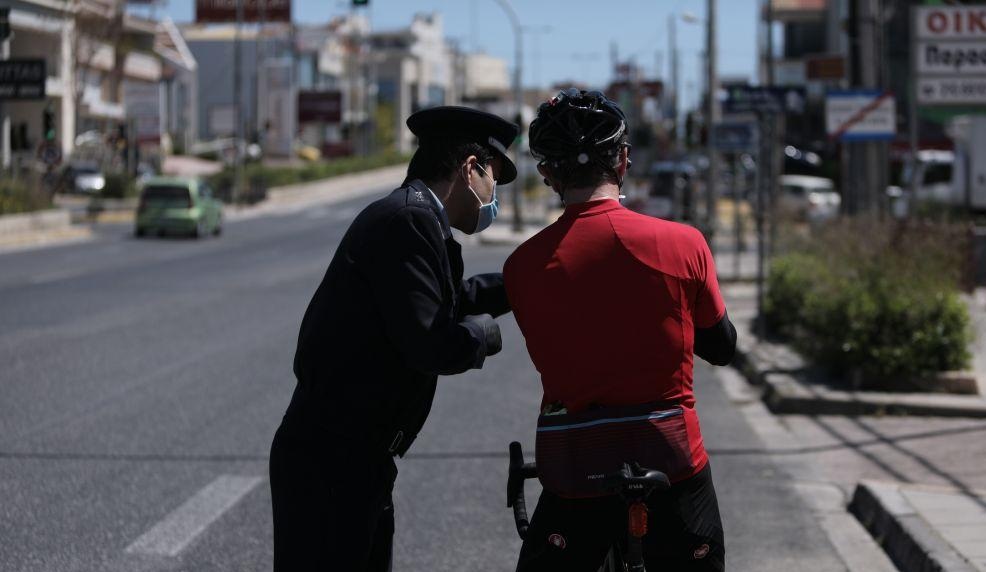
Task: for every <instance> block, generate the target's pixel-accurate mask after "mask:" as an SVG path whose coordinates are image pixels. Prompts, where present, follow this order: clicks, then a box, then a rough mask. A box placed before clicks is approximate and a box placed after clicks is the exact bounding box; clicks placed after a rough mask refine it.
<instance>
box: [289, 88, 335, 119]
mask: <svg viewBox="0 0 986 572" xmlns="http://www.w3.org/2000/svg"><path fill="white" fill-rule="evenodd" d="M340 121H342V92H341V91H299V92H298V123H309V122H320V123H339V122H340Z"/></svg>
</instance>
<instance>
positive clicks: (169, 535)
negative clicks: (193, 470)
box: [126, 475, 263, 556]
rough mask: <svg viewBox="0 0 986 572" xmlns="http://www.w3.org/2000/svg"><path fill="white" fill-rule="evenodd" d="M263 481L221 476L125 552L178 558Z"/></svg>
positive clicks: (253, 478)
mask: <svg viewBox="0 0 986 572" xmlns="http://www.w3.org/2000/svg"><path fill="white" fill-rule="evenodd" d="M262 480H263V479H262V478H261V477H239V476H234V475H221V476H220V477H218V478H217V479H216V480H214V481H212V482H211V483H209V484H208V485H206V486H205V487H204V488H203V489H202V490H200V491H199V492H198V493H196V494H195V496H193V497H192V498H190V499H188V500H187V501H185V504H183V505H181V506H180V507H178V508H176V509H175V510H173V511H171V514H169V515H168V516H166V517H164V519H163V520H161V521H160V522H158V523H157V524H155V525H154V527H153V528H151V529H150V530H148V531H147V532H145V533H144V534H143V535H142V536H141V537H140V538H138V539H137V540H135V541H134V542H133V544H131V545H130V546H128V547H127V549H126V551H127V552H129V553H131V554H150V555H156V556H177V555H178V554H179V553H180V552H181V551H182V550H184V549H185V547H187V546H188V545H189V544H191V543H192V541H193V540H195V537H197V536H198V535H199V534H201V533H202V532H203V531H204V530H205V529H206V528H208V527H209V525H210V524H212V523H213V522H215V521H216V520H217V519H219V517H221V516H222V515H223V513H225V512H226V511H228V510H229V509H231V508H233V506H234V505H235V504H236V503H237V502H238V501H239V500H240V499H242V498H243V497H244V496H246V494H247V493H249V492H250V491H251V490H253V488H254V487H256V486H257V485H258V484H260V482H261V481H262Z"/></svg>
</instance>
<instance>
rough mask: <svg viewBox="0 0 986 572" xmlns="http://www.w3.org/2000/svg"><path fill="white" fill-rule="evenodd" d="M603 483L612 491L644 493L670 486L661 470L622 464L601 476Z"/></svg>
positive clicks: (665, 488)
mask: <svg viewBox="0 0 986 572" xmlns="http://www.w3.org/2000/svg"><path fill="white" fill-rule="evenodd" d="M602 480H603V485H604V486H605V487H606V488H607V489H608V490H611V491H614V492H642V493H644V495H647V494H649V493H650V492H651V491H654V490H667V489H668V488H670V487H671V482H670V481H669V480H668V476H667V475H666V474H664V473H662V472H661V471H656V470H654V469H646V468H643V467H641V466H640V465H637V464H636V463H635V464H634V465H633V466H631V465H629V464H628V463H624V464H623V468H622V469H620V470H619V471H617V472H615V473H612V474H609V475H606V476H604V477H603V479H602Z"/></svg>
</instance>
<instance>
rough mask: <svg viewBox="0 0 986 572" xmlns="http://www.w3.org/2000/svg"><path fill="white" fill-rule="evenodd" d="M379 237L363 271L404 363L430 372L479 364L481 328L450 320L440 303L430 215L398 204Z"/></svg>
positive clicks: (439, 242) (435, 230)
mask: <svg viewBox="0 0 986 572" xmlns="http://www.w3.org/2000/svg"><path fill="white" fill-rule="evenodd" d="M381 238H382V240H381V242H380V243H379V244H378V245H377V247H376V248H375V249H374V250H375V253H374V254H375V256H374V257H373V260H372V261H369V264H368V265H367V267H366V268H365V270H364V271H365V272H366V273H367V277H368V278H369V282H370V288H371V290H372V291H373V297H374V299H375V301H376V303H377V305H378V307H379V308H380V312H381V314H382V317H383V321H384V328H385V331H386V333H387V337H388V338H389V339H390V341H391V342H392V343H393V345H394V347H396V348H397V350H398V351H399V352H400V354H401V356H402V357H403V358H404V360H405V362H406V363H407V364H408V366H409V367H411V368H412V369H415V370H417V371H420V372H422V373H429V374H434V375H452V374H456V373H462V372H464V371H466V370H468V369H470V368H478V367H481V366H482V365H483V361H484V360H485V359H486V355H487V348H486V333H485V331H484V329H483V327H482V326H481V325H480V324H476V323H468V322H466V323H459V322H458V321H456V320H453V319H451V318H452V316H451V311H450V306H446V304H443V299H442V283H443V282H444V281H446V280H447V279H448V278H447V277H446V276H445V274H444V271H443V269H442V262H441V260H442V259H441V255H440V254H439V253H440V250H439V249H441V248H444V238H443V237H442V235H441V227H440V226H439V225H438V224H436V222H435V220H434V215H433V214H432V213H430V212H428V211H425V210H423V209H415V208H406V209H403V210H402V211H400V212H399V213H398V214H396V215H395V216H394V217H393V218H392V219H391V220H390V221H389V223H388V225H387V230H386V232H385V233H384V236H383V237H381Z"/></svg>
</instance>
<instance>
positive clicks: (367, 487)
mask: <svg viewBox="0 0 986 572" xmlns="http://www.w3.org/2000/svg"><path fill="white" fill-rule="evenodd" d="M300 425H301V424H300V422H297V421H289V420H288V419H285V420H284V421H283V422H282V423H281V426H280V427H279V428H278V430H277V433H276V434H275V435H274V442H273V444H272V446H271V456H270V487H271V502H272V504H273V513H274V572H300V571H306V572H307V571H312V572H315V571H318V572H329V571H339V572H363V571H367V572H386V571H389V570H390V569H391V556H392V546H393V537H394V505H393V500H392V496H391V493H392V491H393V488H394V480H395V479H396V477H397V466H396V465H395V464H394V459H393V457H392V456H391V455H390V454H389V453H387V452H386V451H383V450H381V451H380V453H379V454H369V453H367V452H366V447H360V446H358V445H357V444H354V443H352V442H351V441H349V442H347V441H346V440H345V439H342V438H340V439H332V440H330V439H327V438H326V435H325V434H324V433H323V434H320V435H316V436H313V434H312V431H310V430H309V429H308V428H306V427H303V426H300Z"/></svg>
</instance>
